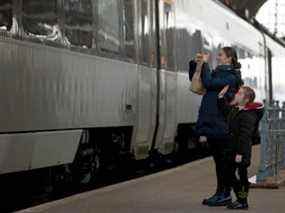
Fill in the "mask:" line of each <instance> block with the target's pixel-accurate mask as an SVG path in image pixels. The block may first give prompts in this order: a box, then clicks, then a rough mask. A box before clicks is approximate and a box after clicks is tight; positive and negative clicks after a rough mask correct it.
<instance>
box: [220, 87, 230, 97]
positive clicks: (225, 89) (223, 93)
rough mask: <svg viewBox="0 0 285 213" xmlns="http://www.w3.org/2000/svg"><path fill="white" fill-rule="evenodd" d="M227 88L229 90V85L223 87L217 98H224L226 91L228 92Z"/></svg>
mask: <svg viewBox="0 0 285 213" xmlns="http://www.w3.org/2000/svg"><path fill="white" fill-rule="evenodd" d="M229 88H230V86H229V85H227V86H225V87H224V88H223V89H222V90H221V92H220V93H219V97H220V98H222V97H224V95H225V94H226V93H227V91H228V90H229Z"/></svg>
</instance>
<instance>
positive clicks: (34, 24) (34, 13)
mask: <svg viewBox="0 0 285 213" xmlns="http://www.w3.org/2000/svg"><path fill="white" fill-rule="evenodd" d="M58 20H59V18H58V5H57V0H49V1H46V0H23V28H24V31H25V33H26V34H27V35H28V36H31V37H32V38H33V37H34V38H38V39H41V40H42V41H45V40H49V41H58V42H59V41H60V36H61V35H60V30H59V25H58Z"/></svg>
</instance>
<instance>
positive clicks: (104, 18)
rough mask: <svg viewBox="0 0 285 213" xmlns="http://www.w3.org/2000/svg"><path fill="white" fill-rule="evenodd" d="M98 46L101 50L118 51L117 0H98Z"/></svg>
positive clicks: (118, 17) (118, 19)
mask: <svg viewBox="0 0 285 213" xmlns="http://www.w3.org/2000/svg"><path fill="white" fill-rule="evenodd" d="M97 2H98V23H99V26H98V47H99V49H100V50H101V51H103V52H109V53H115V54H119V53H120V47H121V36H120V35H121V31H120V29H121V28H120V17H121V16H120V11H121V10H120V8H119V1H117V0H108V1H106V0H98V1H97Z"/></svg>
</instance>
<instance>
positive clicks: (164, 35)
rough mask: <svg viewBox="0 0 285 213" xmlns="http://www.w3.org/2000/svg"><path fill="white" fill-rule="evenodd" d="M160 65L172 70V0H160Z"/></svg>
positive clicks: (173, 22)
mask: <svg viewBox="0 0 285 213" xmlns="http://www.w3.org/2000/svg"><path fill="white" fill-rule="evenodd" d="M161 11H162V14H161V23H160V27H161V29H160V32H161V65H162V67H164V68H168V69H170V70H174V69H175V66H174V61H175V54H174V53H175V52H174V51H173V50H174V49H175V48H174V38H175V37H174V34H175V28H174V25H175V14H174V7H173V2H172V1H161Z"/></svg>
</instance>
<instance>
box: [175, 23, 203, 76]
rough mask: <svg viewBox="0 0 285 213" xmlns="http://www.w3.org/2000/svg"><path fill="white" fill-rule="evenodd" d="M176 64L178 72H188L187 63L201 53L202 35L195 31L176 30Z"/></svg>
mask: <svg viewBox="0 0 285 213" xmlns="http://www.w3.org/2000/svg"><path fill="white" fill-rule="evenodd" d="M176 34H177V36H176V49H177V52H176V55H177V57H176V62H177V66H178V69H179V70H180V71H184V72H186V71H187V70H188V62H189V60H191V59H194V58H195V55H196V53H198V52H201V51H202V33H201V31H200V30H198V29H196V30H194V28H193V29H186V28H180V29H177V30H176Z"/></svg>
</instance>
